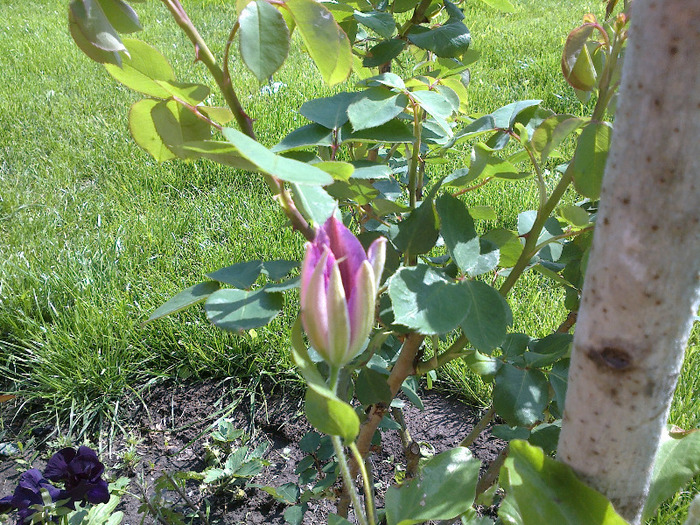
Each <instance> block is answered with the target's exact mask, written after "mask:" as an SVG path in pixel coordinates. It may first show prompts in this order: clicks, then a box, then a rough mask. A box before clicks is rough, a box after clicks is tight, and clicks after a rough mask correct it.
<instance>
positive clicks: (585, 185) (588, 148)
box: [569, 122, 612, 199]
mask: <svg viewBox="0 0 700 525" xmlns="http://www.w3.org/2000/svg"><path fill="white" fill-rule="evenodd" d="M611 140H612V128H611V127H610V125H609V124H607V123H605V122H589V123H588V124H587V125H586V126H585V127H584V128H583V131H582V132H581V136H580V137H579V139H578V144H577V145H576V152H575V153H574V158H573V160H572V161H571V164H569V169H570V170H573V177H574V186H575V188H576V191H578V192H579V193H580V194H581V195H583V196H585V197H588V198H589V199H597V198H598V197H600V186H601V184H602V182H603V174H604V173H605V163H606V162H607V160H608V151H609V150H610V141H611Z"/></svg>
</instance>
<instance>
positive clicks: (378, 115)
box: [348, 87, 408, 131]
mask: <svg viewBox="0 0 700 525" xmlns="http://www.w3.org/2000/svg"><path fill="white" fill-rule="evenodd" d="M407 104H408V97H407V96H406V95H404V94H403V93H398V94H397V93H394V92H393V91H390V90H388V89H386V88H384V87H373V88H369V89H366V90H365V91H362V92H361V93H359V94H358V95H357V97H356V98H355V99H354V100H353V102H352V103H351V104H350V105H349V106H348V118H349V119H350V123H351V124H352V127H353V129H354V130H355V131H358V130H361V129H368V128H376V127H377V126H381V125H382V124H384V123H386V122H388V121H390V120H391V119H393V118H394V117H396V116H397V115H398V114H399V113H401V112H403V110H404V109H405V108H406V105H407Z"/></svg>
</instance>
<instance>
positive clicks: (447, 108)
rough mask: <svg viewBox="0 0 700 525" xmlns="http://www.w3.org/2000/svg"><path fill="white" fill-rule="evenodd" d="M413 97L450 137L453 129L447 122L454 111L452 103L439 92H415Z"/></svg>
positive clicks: (412, 94)
mask: <svg viewBox="0 0 700 525" xmlns="http://www.w3.org/2000/svg"><path fill="white" fill-rule="evenodd" d="M411 97H413V99H414V100H415V101H416V102H417V103H418V105H420V107H421V108H423V109H424V110H425V111H426V112H427V113H428V114H429V115H430V116H432V117H433V119H434V120H435V122H436V123H437V124H438V126H440V128H442V129H443V130H444V131H445V133H447V134H448V135H449V136H451V135H452V128H451V127H450V125H449V124H448V123H447V121H446V120H445V119H446V118H448V117H449V116H450V115H451V114H452V112H453V111H454V107H453V105H452V103H451V102H450V101H449V100H448V99H447V98H445V96H443V95H442V94H441V93H438V92H437V91H427V90H426V91H413V92H412V93H411Z"/></svg>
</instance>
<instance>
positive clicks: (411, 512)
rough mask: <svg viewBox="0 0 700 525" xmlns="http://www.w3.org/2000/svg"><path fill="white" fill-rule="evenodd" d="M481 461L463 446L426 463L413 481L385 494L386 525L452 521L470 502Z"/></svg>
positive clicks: (470, 504) (464, 510) (468, 506)
mask: <svg viewBox="0 0 700 525" xmlns="http://www.w3.org/2000/svg"><path fill="white" fill-rule="evenodd" d="M480 466H481V462H480V461H479V460H478V459H476V458H474V457H472V455H471V452H469V450H468V449H466V448H464V447H457V448H453V449H451V450H448V451H446V452H442V453H441V454H438V455H436V456H434V457H432V458H431V459H429V460H428V461H426V462H425V463H424V464H423V466H422V468H421V469H420V473H419V475H418V478H417V479H413V480H411V481H408V482H405V483H404V484H403V485H402V486H400V487H390V488H389V489H388V490H387V492H386V519H387V524H388V525H412V524H414V523H422V522H424V521H427V520H452V519H454V518H455V517H457V516H459V515H460V514H462V513H464V512H466V511H467V510H468V509H469V508H470V507H471V506H472V503H473V502H474V497H475V492H476V482H477V479H478V477H479V467H480Z"/></svg>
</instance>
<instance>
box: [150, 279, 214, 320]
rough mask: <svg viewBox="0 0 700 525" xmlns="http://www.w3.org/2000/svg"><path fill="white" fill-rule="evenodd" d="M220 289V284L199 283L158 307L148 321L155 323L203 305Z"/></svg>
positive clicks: (212, 282)
mask: <svg viewBox="0 0 700 525" xmlns="http://www.w3.org/2000/svg"><path fill="white" fill-rule="evenodd" d="M218 289H219V283H217V282H214V281H209V282H206V283H199V284H195V285H194V286H190V287H189V288H187V289H185V290H183V291H181V292H180V293H179V294H177V295H176V296H175V297H173V298H172V299H169V300H168V301H167V302H166V303H165V304H163V305H162V306H160V307H158V309H156V311H155V312H153V313H152V314H151V315H150V317H149V318H148V321H154V320H155V319H160V318H161V317H165V316H166V315H170V314H174V313H177V312H181V311H182V310H184V309H185V308H189V307H190V306H192V305H195V304H197V303H201V302H202V301H205V300H206V299H207V298H208V297H209V296H210V295H211V294H213V293H214V292H215V291H217V290H218ZM148 321H147V322H148Z"/></svg>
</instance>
